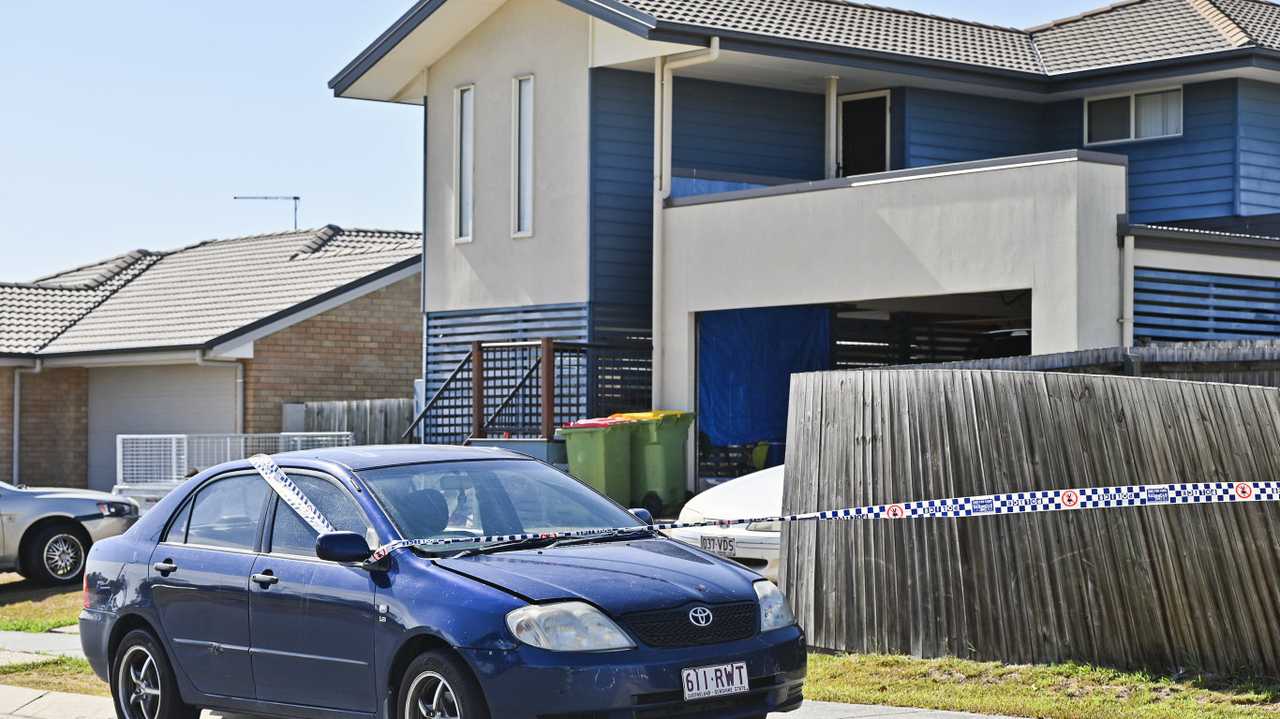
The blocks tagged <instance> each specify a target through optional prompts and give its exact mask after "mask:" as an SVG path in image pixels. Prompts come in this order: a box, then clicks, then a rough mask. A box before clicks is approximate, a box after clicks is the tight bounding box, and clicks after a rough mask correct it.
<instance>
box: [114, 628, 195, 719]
mask: <svg viewBox="0 0 1280 719" xmlns="http://www.w3.org/2000/svg"><path fill="white" fill-rule="evenodd" d="M111 697H112V699H114V700H115V705H116V716H117V717H119V719H196V717H198V716H199V715H200V710H199V709H196V708H195V707H191V706H188V705H187V704H184V703H183V701H182V696H181V695H180V694H179V693H178V685H177V682H176V681H174V678H173V667H171V666H170V665H169V659H168V658H167V657H166V656H165V654H164V650H163V649H161V648H160V642H158V641H157V640H156V638H155V637H154V636H152V634H151V632H148V631H146V630H143V629H135V630H133V631H131V632H129V633H128V634H126V635H125V636H124V639H122V640H121V641H120V646H119V648H117V649H116V654H115V661H113V662H112V666H111Z"/></svg>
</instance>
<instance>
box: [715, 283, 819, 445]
mask: <svg viewBox="0 0 1280 719" xmlns="http://www.w3.org/2000/svg"><path fill="white" fill-rule="evenodd" d="M830 368H831V311H830V310H829V309H827V308H825V307H778V308H769V309H752V310H726V311H723V312H703V313H701V314H699V315H698V427H699V429H700V430H701V431H702V432H704V433H705V434H706V435H707V437H708V438H709V439H710V440H711V443H712V444H713V445H715V446H721V447H723V446H728V445H741V444H755V443H757V442H784V441H786V438H787V401H788V397H789V395H790V389H791V375H792V374H794V373H796V372H816V371H820V370H826V369H830Z"/></svg>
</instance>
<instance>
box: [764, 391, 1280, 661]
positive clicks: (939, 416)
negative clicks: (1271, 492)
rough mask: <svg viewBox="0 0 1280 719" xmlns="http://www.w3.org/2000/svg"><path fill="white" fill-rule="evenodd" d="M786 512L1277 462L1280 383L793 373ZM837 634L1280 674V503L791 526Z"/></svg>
mask: <svg viewBox="0 0 1280 719" xmlns="http://www.w3.org/2000/svg"><path fill="white" fill-rule="evenodd" d="M789 433H790V436H789V437H788V452H787V486H786V491H785V498H784V512H785V513H793V512H804V511H812V510H816V509H819V508H824V509H825V508H830V507H846V506H851V505H861V504H873V503H883V502H887V501H891V500H892V501H910V500H918V499H930V498H941V497H951V496H967V495H977V494H990V493H996V492H1011V491H1025V490H1036V489H1058V488H1066V487H1087V486H1105V485H1122V484H1152V483H1162V482H1196V481H1239V480H1262V479H1275V478H1276V477H1280V391H1277V390H1275V389H1272V388H1264V387H1248V386H1232V385H1215V384H1204V383H1194V382H1177V381H1167V380H1155V379H1140V378H1127V377H1114V376H1099V375H1083V374H1041V373H1031V372H998V371H967V370H951V371H912V370H893V371H863V372H838V373H836V372H832V373H816V374H806V375H797V376H795V377H794V378H793V380H792V394H791V418H790V425H789ZM785 532H786V541H785V556H784V562H783V571H782V579H783V584H784V585H785V588H786V590H787V593H788V596H790V597H791V600H792V602H793V604H794V606H795V608H796V610H797V616H798V617H799V618H800V620H801V622H802V623H803V624H804V625H805V627H806V629H807V630H808V632H809V638H810V642H811V643H812V644H813V645H814V646H816V647H821V648H824V649H830V650H837V651H854V652H888V653H903V654H913V655H916V656H924V657H930V656H941V655H951V656H960V657H971V658H979V659H994V660H1001V661H1008V662H1051V661H1063V660H1080V661H1087V662H1095V663H1099V664H1105V665H1112V666H1120V667H1147V668H1151V669H1155V670H1159V671H1167V670H1186V669H1191V670H1204V671H1210V672H1218V673H1228V672H1232V673H1234V672H1240V671H1244V672H1249V673H1256V674H1262V675H1269V676H1280V631H1277V629H1276V627H1277V626H1280V583H1277V582H1276V581H1275V578H1276V577H1277V576H1280V506H1277V505H1274V504H1253V505H1248V506H1239V505H1213V506H1207V505H1206V506H1188V507H1136V508H1124V509H1112V510H1106V511H1086V512H1074V513H1054V514H1031V515H1025V516H1023V515H1014V516H996V517H983V518H977V519H929V520H924V519H921V520H908V521H899V522H883V521H881V522H874V521H851V522H823V523H812V524H810V523H803V524H793V525H787V528H786V529H785Z"/></svg>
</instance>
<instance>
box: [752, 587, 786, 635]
mask: <svg viewBox="0 0 1280 719" xmlns="http://www.w3.org/2000/svg"><path fill="white" fill-rule="evenodd" d="M755 589H756V596H757V597H759V598H760V631H762V632H767V631H771V630H774V629H782V628H783V627H789V626H791V625H792V624H795V623H796V617H795V615H794V614H792V613H791V607H788V606H787V598H786V597H784V596H782V590H780V589H778V587H777V586H775V585H774V583H773V582H771V581H769V580H768V579H764V580H761V581H759V582H756V583H755Z"/></svg>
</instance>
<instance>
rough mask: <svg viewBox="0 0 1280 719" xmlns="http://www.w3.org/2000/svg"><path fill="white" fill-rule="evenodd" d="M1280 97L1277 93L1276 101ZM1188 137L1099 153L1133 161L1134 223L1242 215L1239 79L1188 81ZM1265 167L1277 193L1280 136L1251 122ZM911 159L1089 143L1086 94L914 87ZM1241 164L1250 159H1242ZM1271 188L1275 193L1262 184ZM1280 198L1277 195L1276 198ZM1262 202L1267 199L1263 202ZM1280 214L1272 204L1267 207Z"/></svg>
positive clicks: (909, 110) (1263, 116)
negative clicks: (987, 93)
mask: <svg viewBox="0 0 1280 719" xmlns="http://www.w3.org/2000/svg"><path fill="white" fill-rule="evenodd" d="M1267 89H1270V88H1269V86H1265V85H1264V86H1261V87H1260V88H1259V89H1258V91H1256V92H1255V93H1254V95H1255V96H1257V97H1258V100H1257V101H1256V102H1255V106H1256V107H1257V108H1258V111H1257V112H1256V113H1255V114H1256V116H1257V117H1258V118H1259V123H1260V125H1265V124H1267V123H1272V127H1277V128H1280V125H1276V124H1274V123H1275V120H1268V119H1267V118H1268V110H1270V111H1271V112H1276V113H1277V114H1280V110H1277V109H1276V108H1277V107H1280V106H1276V105H1272V104H1270V103H1268V102H1267V101H1266V100H1265V98H1266V97H1267V96H1268V94H1267V93H1265V92H1262V90H1267ZM1276 99H1277V100H1280V97H1278V98H1276ZM1184 100H1185V120H1184V124H1185V127H1184V130H1183V135H1182V137H1178V138H1171V139H1167V140H1149V141H1144V142H1128V143H1119V144H1114V145H1101V146H1096V147H1094V148H1092V149H1097V150H1099V151H1101V152H1112V153H1117V154H1123V155H1127V156H1128V157H1129V208H1130V216H1131V218H1132V220H1133V221H1134V222H1169V221H1174V220H1190V219H1201V218H1208V217H1225V216H1231V215H1235V214H1261V213H1262V212H1264V210H1260V209H1255V210H1253V211H1251V212H1249V213H1237V212H1236V207H1235V204H1236V195H1235V182H1236V110H1235V105H1236V83H1235V81H1232V80H1224V81H1220V82H1212V83H1202V84H1196V85H1187V86H1186V87H1185V97H1184ZM1252 133H1253V135H1254V138H1255V141H1254V146H1255V147H1256V148H1257V149H1258V151H1259V155H1258V157H1259V158H1260V160H1261V162H1260V166H1259V167H1258V169H1256V170H1254V173H1255V174H1257V175H1259V177H1258V178H1257V183H1255V184H1256V185H1257V186H1258V187H1259V189H1260V190H1262V193H1261V194H1262V196H1264V197H1265V196H1268V193H1269V192H1271V191H1277V190H1278V189H1280V188H1277V187H1276V184H1274V183H1275V181H1276V180H1280V177H1277V175H1276V174H1275V173H1270V174H1271V176H1272V178H1275V179H1273V180H1271V181H1268V180H1267V178H1266V177H1264V176H1265V175H1266V174H1268V172H1267V169H1266V167H1265V165H1266V163H1267V162H1270V163H1271V165H1270V166H1274V163H1275V159H1274V156H1272V155H1269V154H1268V149H1267V148H1270V152H1277V153H1280V145H1278V144H1277V141H1280V137H1278V136H1277V135H1276V134H1274V133H1273V134H1272V135H1271V137H1272V140H1271V141H1270V142H1268V141H1267V140H1266V139H1265V136H1266V134H1267V131H1266V129H1265V128H1264V127H1261V126H1260V127H1256V128H1253V130H1252ZM904 141H905V143H906V149H905V152H906V157H907V162H908V164H909V166H912V167H918V166H921V165H932V164H939V163H944V162H958V161H963V160H975V159H984V158H989V157H1001V156H1006V155H1017V154H1022V153H1029V152H1046V151H1050V150H1065V149H1072V148H1080V147H1082V146H1083V145H1084V103H1083V101H1082V100H1070V101H1066V102H1058V103H1052V104H1049V105H1034V104H1030V103H1022V102H1016V101H1012V100H999V99H992V98H975V97H969V96H966V95H958V94H955V93H944V92H936V91H932V90H917V89H909V90H907V96H906V129H905V139H904ZM1242 164H1243V163H1242ZM1267 187H1269V188H1271V189H1270V190H1267V189H1264V188H1267ZM1269 201H1271V202H1277V203H1280V194H1276V195H1270V200H1269ZM1259 204H1261V203H1259ZM1266 211H1268V212H1274V211H1275V210H1274V209H1272V210H1266Z"/></svg>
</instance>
